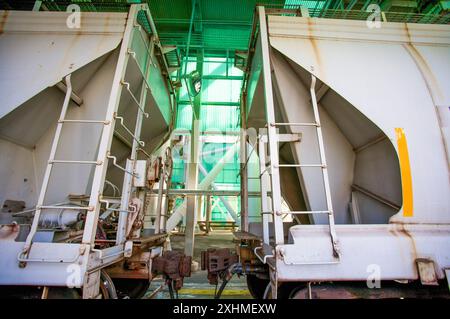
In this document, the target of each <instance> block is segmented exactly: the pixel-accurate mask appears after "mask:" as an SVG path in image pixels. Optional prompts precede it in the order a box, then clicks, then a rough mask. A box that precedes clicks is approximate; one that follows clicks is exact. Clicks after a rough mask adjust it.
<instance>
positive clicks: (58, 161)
mask: <svg viewBox="0 0 450 319" xmlns="http://www.w3.org/2000/svg"><path fill="white" fill-rule="evenodd" d="M48 163H49V164H53V163H61V164H89V165H102V163H103V162H102V161H66V160H50V161H48Z"/></svg>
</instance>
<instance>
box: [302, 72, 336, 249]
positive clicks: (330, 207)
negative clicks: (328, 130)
mask: <svg viewBox="0 0 450 319" xmlns="http://www.w3.org/2000/svg"><path fill="white" fill-rule="evenodd" d="M309 91H310V93H311V102H312V106H313V111H314V120H315V122H316V124H317V125H316V132H317V139H318V142H319V154H320V162H321V165H322V177H323V185H324V188H325V197H326V201H327V210H328V223H329V225H330V236H331V243H332V244H333V251H334V254H335V256H336V257H338V256H339V247H338V240H337V235H336V230H335V228H334V213H333V203H332V200H331V189H330V180H329V178H328V167H327V160H326V157H325V147H324V145H323V134H322V125H321V123H320V116H319V108H318V106H317V99H316V77H315V76H314V75H311V86H310V88H309Z"/></svg>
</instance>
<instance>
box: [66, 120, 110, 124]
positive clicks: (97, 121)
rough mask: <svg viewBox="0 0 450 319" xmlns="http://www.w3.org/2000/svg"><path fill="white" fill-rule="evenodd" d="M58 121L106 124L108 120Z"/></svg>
mask: <svg viewBox="0 0 450 319" xmlns="http://www.w3.org/2000/svg"><path fill="white" fill-rule="evenodd" d="M58 123H91V124H104V125H108V124H109V123H111V122H110V121H108V120H106V121H100V120H60V121H58Z"/></svg>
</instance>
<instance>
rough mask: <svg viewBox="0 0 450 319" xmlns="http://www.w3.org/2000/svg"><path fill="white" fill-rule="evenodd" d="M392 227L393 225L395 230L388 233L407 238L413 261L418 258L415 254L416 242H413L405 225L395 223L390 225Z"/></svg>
mask: <svg viewBox="0 0 450 319" xmlns="http://www.w3.org/2000/svg"><path fill="white" fill-rule="evenodd" d="M392 225H394V226H395V228H394V229H390V230H389V232H391V233H392V234H394V236H396V237H398V235H399V234H402V235H404V236H406V237H407V238H409V240H410V242H411V246H412V253H413V259H414V260H416V259H417V258H418V254H417V248H416V242H415V240H414V237H413V236H411V234H410V232H409V231H408V230H407V229H406V228H405V224H403V223H398V222H396V223H392Z"/></svg>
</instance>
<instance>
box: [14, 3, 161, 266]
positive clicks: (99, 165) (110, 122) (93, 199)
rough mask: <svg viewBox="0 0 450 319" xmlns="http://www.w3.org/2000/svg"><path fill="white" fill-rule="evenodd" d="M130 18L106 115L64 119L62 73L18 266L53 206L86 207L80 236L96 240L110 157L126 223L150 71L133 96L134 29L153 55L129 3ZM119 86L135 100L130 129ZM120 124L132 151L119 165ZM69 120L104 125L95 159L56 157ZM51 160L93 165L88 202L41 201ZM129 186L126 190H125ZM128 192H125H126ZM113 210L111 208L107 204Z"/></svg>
mask: <svg viewBox="0 0 450 319" xmlns="http://www.w3.org/2000/svg"><path fill="white" fill-rule="evenodd" d="M129 16H130V17H132V18H130V17H129V20H128V22H127V26H126V30H125V36H124V39H123V40H122V45H121V50H120V53H119V60H118V62H117V66H116V72H115V75H114V79H113V87H112V90H111V91H112V93H111V97H110V101H109V105H108V109H107V112H106V115H105V119H101V120H69V119H66V113H67V110H68V107H69V103H70V100H71V96H72V92H73V91H72V83H71V75H70V74H69V75H67V76H66V77H65V82H66V87H67V89H66V95H65V98H64V102H63V106H62V109H61V113H60V117H59V120H58V123H57V127H56V132H55V135H54V138H53V142H52V146H51V150H50V155H49V160H48V162H47V166H46V169H45V173H44V178H43V182H42V186H41V190H40V194H39V197H38V201H37V204H36V210H35V214H34V219H33V223H32V225H31V228H30V232H29V234H28V236H27V238H26V241H25V245H24V247H23V249H22V252H21V254H20V256H19V257H18V260H19V262H20V263H21V266H24V265H25V264H26V262H27V261H31V260H30V259H28V254H29V252H30V249H31V246H32V242H33V238H34V236H35V234H36V232H37V229H38V226H39V219H40V216H41V213H42V210H55V209H69V210H81V211H86V212H87V215H86V221H85V226H84V232H83V239H82V242H83V243H84V244H89V243H92V242H93V241H94V240H95V234H96V225H97V219H98V212H99V209H100V205H101V204H102V203H105V201H103V200H102V199H101V193H102V187H103V184H104V178H105V173H106V169H107V165H108V160H112V165H114V166H115V167H117V168H118V169H120V170H121V171H123V172H124V173H125V174H126V175H125V176H126V177H127V178H125V182H124V185H123V190H122V202H121V206H120V209H114V210H116V211H119V212H120V217H119V225H121V224H125V221H126V219H127V213H129V212H132V211H129V210H128V209H129V207H128V205H129V202H128V199H129V196H127V195H129V192H130V188H131V184H132V177H133V176H137V175H136V173H135V172H134V167H133V166H134V165H133V162H134V160H135V154H136V152H137V151H139V150H142V147H143V146H144V145H145V144H144V142H143V141H141V140H140V139H139V138H140V133H141V126H142V120H143V117H144V116H145V117H146V118H148V117H149V114H148V113H146V112H145V109H144V108H145V102H146V97H147V92H148V91H150V87H149V84H148V82H147V80H146V79H147V78H148V74H149V72H150V63H148V64H147V66H146V70H145V71H144V72H143V71H141V72H140V76H141V78H142V84H143V86H142V89H141V96H140V99H138V98H136V97H135V96H134V94H133V92H132V90H131V89H130V83H128V82H125V81H124V75H125V71H126V69H127V66H128V61H129V59H130V57H131V58H133V59H134V60H135V62H136V63H137V64H138V61H137V57H136V53H135V52H133V51H132V50H131V49H130V44H131V35H132V31H133V30H134V29H137V30H138V33H139V35H140V37H141V39H142V41H143V42H144V44H145V47H146V54H147V55H148V56H149V57H151V56H152V53H153V52H152V48H150V44H147V42H146V41H145V39H144V38H143V35H142V31H143V28H142V26H141V25H140V24H138V23H135V21H136V16H137V7H135V6H132V7H131V11H130V14H129ZM122 88H125V90H126V91H127V92H128V93H129V94H130V96H131V99H132V100H133V101H134V104H136V106H137V108H138V111H137V119H136V127H135V130H134V132H132V131H131V130H130V129H129V128H127V127H126V126H125V123H124V118H123V117H121V116H118V115H117V113H116V112H117V110H118V107H119V101H120V95H121V92H122ZM116 122H117V123H118V124H120V125H121V126H122V127H123V128H124V129H125V131H126V132H127V133H128V134H129V135H130V136H131V138H132V139H133V143H132V151H131V158H130V160H128V161H127V165H126V167H122V166H120V165H119V164H118V163H117V158H116V157H115V156H113V155H111V154H110V150H109V148H110V140H111V138H112V135H113V134H114V126H115V123H116ZM70 123H82V124H101V125H102V126H103V129H102V133H101V134H100V139H99V142H100V145H99V150H98V154H97V160H95V161H94V160H93V161H84V160H67V159H56V158H55V156H56V151H57V148H58V145H59V144H60V137H61V132H62V128H63V125H64V124H70ZM54 164H63V165H71V164H85V165H94V166H95V171H94V177H93V181H92V187H91V192H90V198H89V204H88V206H59V205H44V201H45V196H46V193H47V189H48V186H49V181H50V175H51V172H52V169H53V166H54ZM126 190H128V191H126ZM127 193H128V194H127ZM110 209H111V210H112V208H110ZM125 237H126V234H125V228H124V227H123V226H122V227H120V228H119V229H118V232H117V239H116V242H117V244H122V243H123V242H124V241H125ZM39 261H45V260H43V259H40V260H39Z"/></svg>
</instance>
